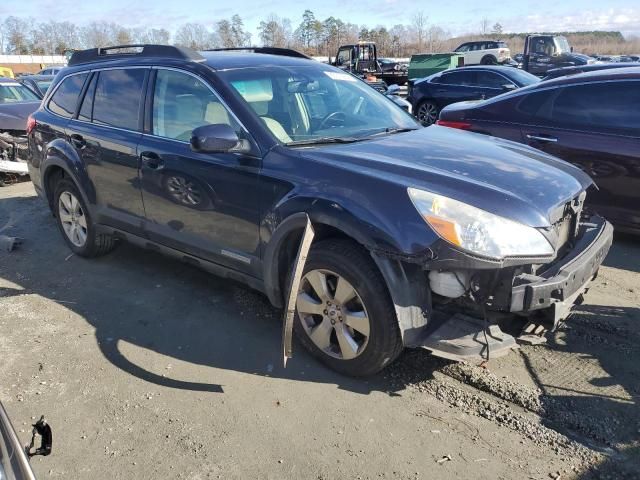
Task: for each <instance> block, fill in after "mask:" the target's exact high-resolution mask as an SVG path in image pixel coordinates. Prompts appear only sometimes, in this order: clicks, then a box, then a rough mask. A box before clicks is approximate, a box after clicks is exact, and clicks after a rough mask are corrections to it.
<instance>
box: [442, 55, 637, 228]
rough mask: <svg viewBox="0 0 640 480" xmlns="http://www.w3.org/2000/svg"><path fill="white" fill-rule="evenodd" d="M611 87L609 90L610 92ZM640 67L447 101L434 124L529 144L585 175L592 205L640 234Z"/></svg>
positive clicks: (604, 71) (601, 71) (582, 75)
mask: <svg viewBox="0 0 640 480" xmlns="http://www.w3.org/2000/svg"><path fill="white" fill-rule="evenodd" d="M612 92H614V93H612ZM639 106H640V67H627V68H616V69H610V70H599V71H595V72H589V73H581V74H578V75H573V76H570V77H562V78H557V79H555V80H549V81H545V82H541V83H539V84H537V85H534V86H531V87H529V88H526V89H522V90H520V91H517V92H513V93H511V94H508V95H503V96H501V97H500V98H496V99H493V100H487V101H485V102H477V103H473V104H469V103H462V104H456V105H450V106H449V107H447V108H445V109H444V110H443V111H442V112H441V113H440V120H438V123H439V124H442V125H445V126H450V127H456V128H461V129H465V130H470V131H474V132H479V133H485V134H487V135H494V136H496V137H502V138H507V139H509V140H514V141H516V142H521V143H526V144H529V145H531V146H533V147H535V148H537V149H540V150H543V151H545V152H547V153H550V154H552V155H555V156H557V157H560V158H562V159H564V160H566V161H568V162H571V163H572V164H574V165H576V166H578V167H580V168H581V169H582V170H584V171H585V172H587V173H588V174H589V175H590V176H591V177H592V178H593V180H594V181H595V183H596V185H597V186H598V189H597V191H593V192H590V194H589V197H588V198H589V201H590V203H591V205H592V206H593V207H594V208H595V209H597V210H598V212H600V213H602V214H603V215H604V216H605V217H607V218H608V219H610V220H611V221H612V222H613V223H614V224H615V225H616V227H617V229H619V230H626V231H631V232H636V233H640V108H638V107H639Z"/></svg>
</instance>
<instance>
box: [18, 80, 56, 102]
mask: <svg viewBox="0 0 640 480" xmlns="http://www.w3.org/2000/svg"><path fill="white" fill-rule="evenodd" d="M54 78H55V75H26V76H24V77H20V78H19V82H20V83H22V84H23V85H26V86H27V87H29V88H30V89H31V90H33V91H34V92H36V93H37V94H38V95H39V96H40V98H42V97H44V94H45V93H47V90H48V89H49V87H50V86H51V83H52V82H53V79H54Z"/></svg>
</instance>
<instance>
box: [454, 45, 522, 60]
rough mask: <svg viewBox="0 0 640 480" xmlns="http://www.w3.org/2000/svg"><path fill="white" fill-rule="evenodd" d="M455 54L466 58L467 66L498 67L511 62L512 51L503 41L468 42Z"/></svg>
mask: <svg viewBox="0 0 640 480" xmlns="http://www.w3.org/2000/svg"><path fill="white" fill-rule="evenodd" d="M454 52H456V53H460V54H461V55H463V56H464V64H465V65H497V64H499V63H507V62H509V61H510V60H511V50H509V47H508V46H507V44H506V43H505V42H503V41H502V40H481V41H478V42H466V43H463V44H462V45H460V46H459V47H458V48H456V49H455V50H454Z"/></svg>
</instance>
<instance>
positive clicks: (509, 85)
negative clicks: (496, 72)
mask: <svg viewBox="0 0 640 480" xmlns="http://www.w3.org/2000/svg"><path fill="white" fill-rule="evenodd" d="M516 88H518V87H516V86H515V85H514V84H513V83H505V84H504V85H502V90H504V91H505V92H510V91H511V90H515V89H516Z"/></svg>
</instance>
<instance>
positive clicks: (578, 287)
mask: <svg viewBox="0 0 640 480" xmlns="http://www.w3.org/2000/svg"><path fill="white" fill-rule="evenodd" d="M580 230H581V231H580V233H579V235H578V240H577V241H576V244H575V246H574V248H573V249H572V250H571V251H570V252H569V253H568V254H567V255H566V256H565V257H564V258H563V259H562V260H561V261H560V262H557V263H556V264H553V265H551V266H550V267H549V268H548V269H546V270H545V271H543V272H541V273H539V274H536V275H531V274H521V275H519V276H516V277H515V278H514V283H513V288H512V289H511V302H510V308H509V310H510V312H512V313H521V314H533V313H536V312H541V311H545V310H546V312H544V313H546V314H547V315H548V316H549V319H550V320H551V321H552V322H553V325H554V326H555V325H557V323H558V322H559V321H561V320H564V319H565V318H566V317H567V316H568V315H569V313H570V310H571V307H572V306H573V305H574V304H575V303H576V301H577V300H578V298H579V297H580V295H582V294H583V293H584V292H585V290H586V289H587V286H588V284H589V282H590V281H591V280H593V279H594V278H595V276H596V275H597V273H598V269H599V268H600V265H601V264H602V262H603V260H604V258H605V257H606V256H607V253H608V252H609V248H610V247H611V243H612V241H613V227H612V226H611V224H610V223H609V222H607V221H606V220H604V219H603V218H601V217H595V216H594V217H591V219H590V222H588V223H583V224H581V225H580Z"/></svg>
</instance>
